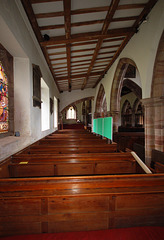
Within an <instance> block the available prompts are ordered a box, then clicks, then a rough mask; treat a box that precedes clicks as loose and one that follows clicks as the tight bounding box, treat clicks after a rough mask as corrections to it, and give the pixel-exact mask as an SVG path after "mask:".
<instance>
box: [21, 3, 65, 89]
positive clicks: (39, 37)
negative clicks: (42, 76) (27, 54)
mask: <svg viewBox="0 0 164 240" xmlns="http://www.w3.org/2000/svg"><path fill="white" fill-rule="evenodd" d="M21 2H22V5H23V7H24V9H25V11H26V14H27V16H28V19H29V21H30V23H31V26H32V29H33V31H34V33H35V36H36V38H37V40H38V43H39V45H40V47H41V49H42V52H43V54H44V56H45V59H46V62H47V64H48V66H49V69H50V71H51V74H52V76H53V78H54V81H55V82H56V80H55V73H54V71H53V67H52V64H51V62H50V59H49V57H48V53H47V50H46V47H45V46H41V44H40V42H42V41H43V36H42V35H41V33H40V30H39V26H38V23H37V20H36V17H35V14H34V11H33V8H32V6H31V3H30V1H29V0H21ZM56 85H57V87H58V90H59V91H60V89H59V85H58V83H57V82H56Z"/></svg>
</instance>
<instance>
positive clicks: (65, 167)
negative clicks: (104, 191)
mask: <svg viewBox="0 0 164 240" xmlns="http://www.w3.org/2000/svg"><path fill="white" fill-rule="evenodd" d="M26 159H28V158H26ZM17 161H18V159H17ZM137 165H138V163H137V162H136V160H135V159H134V158H133V156H132V155H131V156H130V155H129V154H128V155H127V157H126V156H123V154H120V155H119V154H117V156H114V154H113V157H111V156H110V157H107V156H106V158H103V157H95V158H93V157H92V158H89V157H88V158H82V157H81V158H78V157H76V158H68V159H67V157H65V158H61V159H58V158H56V159H54V158H51V159H50V158H47V159H43V158H42V159H41V158H39V157H38V158H35V159H34V158H33V159H31V160H28V161H25V159H24V160H23V162H21V161H20V162H16V161H15V162H14V161H13V162H12V164H10V165H9V172H10V177H29V176H30V177H31V176H33V177H36V176H77V175H97V174H127V173H129V174H132V173H138V172H137V171H138V168H137Z"/></svg>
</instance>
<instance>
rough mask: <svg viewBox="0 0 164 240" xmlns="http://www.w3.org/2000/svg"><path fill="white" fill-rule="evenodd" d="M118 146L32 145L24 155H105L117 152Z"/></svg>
mask: <svg viewBox="0 0 164 240" xmlns="http://www.w3.org/2000/svg"><path fill="white" fill-rule="evenodd" d="M116 151H117V145H116V144H115V143H113V144H98V145H77V144H76V145H58V146H55V145H35V144H34V145H32V146H31V147H29V148H27V149H26V150H24V151H22V153H29V154H33V153H49V154H50V153H52V154H53V153H58V154H62V153H65V154H68V153H90V152H93V153H101V152H102V153H103V152H106V153H108V152H116Z"/></svg>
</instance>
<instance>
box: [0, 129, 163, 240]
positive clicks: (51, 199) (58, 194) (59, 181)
mask: <svg viewBox="0 0 164 240" xmlns="http://www.w3.org/2000/svg"><path fill="white" fill-rule="evenodd" d="M3 167H4V169H3ZM1 168H2V169H3V173H4V172H5V168H6V176H5V177H3V178H2V177H1V179H0V195H1V198H0V209H1V215H0V224H1V227H0V235H1V237H7V236H13V238H12V237H11V239H14V236H16V239H26V237H28V239H38V238H39V239H45V240H46V239H69V237H70V238H72V239H119V238H120V237H122V234H123V232H124V234H125V237H126V238H125V239H132V236H133V239H135V236H134V235H136V234H137V232H138V234H139V233H140V234H139V235H137V237H138V238H137V239H145V234H146V236H147V238H146V239H149V237H150V239H162V238H161V237H160V235H161V233H162V232H163V227H162V226H163V222H164V221H163V220H164V217H163V216H164V205H163V204H164V174H162V173H160V174H157V173H154V174H152V173H151V171H150V170H149V168H147V167H146V165H144V164H143V165H142V163H141V162H140V161H138V158H136V155H135V154H134V153H133V152H118V150H117V144H116V143H114V142H113V143H109V142H108V140H107V139H102V138H101V137H100V136H96V135H94V134H93V133H90V132H88V131H86V130H78V129H76V130H67V129H64V130H58V131H56V132H54V133H52V134H50V135H48V136H47V137H45V138H43V139H41V140H39V141H37V142H36V143H34V144H32V145H30V146H29V147H27V148H25V149H23V150H22V151H20V152H18V153H16V154H14V155H12V156H11V157H10V158H9V159H7V160H6V161H5V162H4V165H2V166H1ZM7 171H8V172H7ZM146 226H149V227H146ZM150 226H152V228H151V227H150ZM157 226H158V227H157ZM134 227H135V228H134ZM140 227H146V228H140ZM156 227H157V228H156ZM127 228H130V229H132V228H134V230H133V231H132V230H128V231H127ZM118 229H119V230H118ZM123 229H125V231H124V230H123ZM145 229H146V230H145ZM102 230H105V231H102ZM90 231H91V232H90ZM97 231H98V232H97ZM79 232H80V233H79ZM67 233H68V235H67ZM33 234H36V235H33ZM40 234H43V235H40ZM92 234H93V235H92ZM99 234H100V236H101V237H99V238H96V237H95V236H99ZM124 234H123V235H124ZM154 234H155V235H154ZM18 235H20V236H19V237H18ZM22 235H24V236H23V237H22ZM26 235H27V236H26ZM149 235H150V236H149ZM153 235H154V236H155V237H154V238H153V237H152V236H153ZM157 235H158V238H156V236H157ZM139 237H140V238H139ZM2 239H10V237H9V238H2ZM120 239H123V238H120Z"/></svg>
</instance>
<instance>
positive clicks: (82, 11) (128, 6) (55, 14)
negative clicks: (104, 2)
mask: <svg viewBox="0 0 164 240" xmlns="http://www.w3.org/2000/svg"><path fill="white" fill-rule="evenodd" d="M145 5H146V4H142V3H139V4H124V5H119V6H118V8H117V9H118V10H128V9H136V8H144V7H145ZM108 9H109V6H103V7H95V8H84V9H77V10H73V11H71V15H79V14H86V13H95V12H107V11H108ZM62 16H64V12H63V11H60V12H50V13H37V14H36V18H52V17H62Z"/></svg>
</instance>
